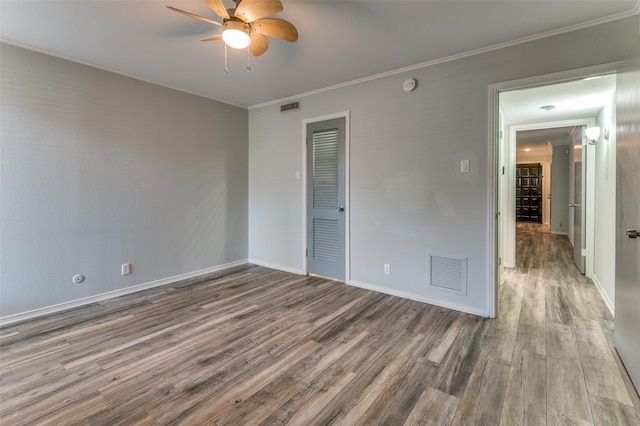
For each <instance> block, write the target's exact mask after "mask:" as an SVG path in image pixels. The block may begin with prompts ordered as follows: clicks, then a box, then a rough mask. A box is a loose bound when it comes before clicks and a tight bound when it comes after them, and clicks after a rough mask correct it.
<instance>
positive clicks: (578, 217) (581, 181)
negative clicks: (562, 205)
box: [569, 126, 587, 274]
mask: <svg viewBox="0 0 640 426" xmlns="http://www.w3.org/2000/svg"><path fill="white" fill-rule="evenodd" d="M583 133H584V126H581V127H580V128H579V129H578V131H577V132H576V134H575V135H574V139H573V141H574V142H573V176H574V177H573V184H574V187H573V200H572V201H571V202H570V203H569V207H570V208H571V210H573V212H570V213H569V214H573V231H572V233H573V262H574V263H575V264H576V266H577V267H578V269H579V270H580V272H581V273H582V274H584V272H585V256H584V255H583V249H584V248H585V244H584V242H585V235H584V231H585V227H584V225H585V223H586V221H585V206H586V203H585V195H586V191H585V181H586V179H585V174H586V173H585V172H586V164H587V163H586V161H584V160H585V154H586V149H583V146H582V144H583Z"/></svg>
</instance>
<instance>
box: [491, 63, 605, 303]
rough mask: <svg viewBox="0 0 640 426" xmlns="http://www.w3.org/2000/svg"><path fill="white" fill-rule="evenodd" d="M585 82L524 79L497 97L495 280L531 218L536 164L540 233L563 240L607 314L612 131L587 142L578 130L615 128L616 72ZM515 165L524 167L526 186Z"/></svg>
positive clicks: (509, 265) (512, 258)
mask: <svg viewBox="0 0 640 426" xmlns="http://www.w3.org/2000/svg"><path fill="white" fill-rule="evenodd" d="M589 77H590V78H577V77H576V76H574V77H573V78H572V79H571V80H570V81H563V82H561V83H554V82H549V83H548V84H544V82H540V81H538V82H535V83H531V84H529V85H527V84H526V82H525V83H521V86H520V87H518V88H515V89H513V90H508V89H506V90H503V91H501V92H500V93H499V110H500V117H501V119H500V130H501V135H502V136H503V137H502V139H501V141H500V144H499V148H498V163H497V164H498V170H497V173H498V212H499V220H498V225H497V227H498V244H497V245H498V248H497V251H498V264H499V267H498V269H499V282H500V283H502V282H503V279H504V275H503V272H504V271H505V268H506V270H508V268H513V267H514V266H515V263H516V253H517V249H518V247H517V245H516V224H517V223H521V222H529V221H530V219H531V214H530V213H531V207H532V197H531V183H532V182H531V176H530V174H531V167H532V166H530V165H531V164H539V165H540V170H538V171H537V172H538V173H539V174H541V181H542V185H541V186H540V188H539V189H538V190H537V191H538V192H537V193H536V194H535V195H536V197H537V200H536V201H533V205H534V206H535V207H536V208H539V209H540V211H541V215H540V222H539V223H540V224H541V225H546V226H547V227H543V228H542V229H548V230H549V232H550V233H552V234H556V235H561V236H566V238H568V240H569V241H570V242H571V244H572V245H573V246H574V249H575V256H576V257H575V263H576V266H577V268H578V269H579V270H580V271H581V272H582V273H583V274H585V275H586V277H587V278H591V279H592V280H593V282H594V284H595V285H596V287H597V288H598V290H599V291H600V293H601V295H602V297H603V299H604V300H605V303H606V304H607V306H608V307H609V309H610V310H613V304H612V300H613V297H614V285H615V236H614V233H615V134H614V133H615V132H609V133H608V138H605V137H600V138H599V139H598V140H596V141H589V140H587V138H586V137H585V135H584V130H585V129H586V128H587V127H593V126H599V127H600V128H601V129H615V119H616V118H615V74H611V73H609V74H607V73H602V74H600V75H590V76H589ZM594 77H597V78H594ZM565 80H566V79H565ZM530 86H535V87H530ZM602 133H603V134H604V131H603V132H602ZM519 164H520V165H523V164H527V165H529V167H528V169H529V170H528V174H529V176H527V178H528V179H527V181H525V180H524V176H522V174H523V171H522V168H521V167H518V165H519ZM519 169H520V172H521V176H520V177H518V176H517V172H518V170H519ZM518 178H519V179H521V182H520V185H517V179H518ZM525 183H527V186H526V187H525V186H523V185H524V184H525ZM525 188H527V195H528V197H527V199H526V204H527V205H525V204H524V203H525V197H524V191H525ZM518 189H520V194H518V192H517V191H518ZM518 204H519V205H518ZM525 208H527V209H528V210H527V214H526V215H525V214H523V213H524V209H525ZM527 219H529V220H527ZM581 259H582V265H581V262H580V260H581Z"/></svg>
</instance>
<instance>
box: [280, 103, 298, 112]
mask: <svg viewBox="0 0 640 426" xmlns="http://www.w3.org/2000/svg"><path fill="white" fill-rule="evenodd" d="M299 109H300V101H295V102H291V103H288V104H284V105H280V112H290V111H298V110H299Z"/></svg>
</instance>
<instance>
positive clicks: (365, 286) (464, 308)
mask: <svg viewBox="0 0 640 426" xmlns="http://www.w3.org/2000/svg"><path fill="white" fill-rule="evenodd" d="M349 285H352V286H354V287H360V288H363V289H365V290H371V291H376V292H378V293H384V294H389V295H391V296H397V297H402V298H404V299H410V300H415V301H416V302H422V303H428V304H430V305H436V306H440V307H442V308H447V309H453V310H454V311H460V312H465V313H467V314H472V315H477V316H480V317H485V318H487V317H488V316H489V315H488V314H487V312H484V311H479V310H477V309H475V308H472V307H470V306H466V305H459V304H457V303H451V302H449V301H444V300H440V299H434V298H430V297H424V296H420V295H417V294H415V293H410V292H407V291H402V290H396V289H393V288H388V287H382V286H377V285H373V284H367V283H363V282H359V281H354V280H351V282H350V283H349Z"/></svg>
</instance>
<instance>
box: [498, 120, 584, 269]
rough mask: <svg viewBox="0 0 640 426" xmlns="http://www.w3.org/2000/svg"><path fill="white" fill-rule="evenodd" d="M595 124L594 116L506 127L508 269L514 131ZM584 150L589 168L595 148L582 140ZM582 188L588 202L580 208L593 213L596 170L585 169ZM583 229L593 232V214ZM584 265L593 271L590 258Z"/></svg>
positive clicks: (512, 237) (512, 258)
mask: <svg viewBox="0 0 640 426" xmlns="http://www.w3.org/2000/svg"><path fill="white" fill-rule="evenodd" d="M595 124H596V120H595V118H594V117H586V118H577V119H574V120H560V121H546V122H539V123H530V124H513V125H511V126H509V132H508V134H509V139H508V141H507V147H506V148H507V150H508V151H509V153H510V154H511V155H510V159H509V162H508V164H507V166H508V167H507V169H508V170H507V172H506V175H507V182H508V184H507V192H508V194H507V200H508V204H507V205H506V206H505V207H506V208H505V212H504V215H505V218H504V226H505V229H503V230H502V231H503V232H504V234H505V235H504V238H505V241H504V256H505V258H504V259H502V261H503V264H504V265H505V266H506V267H508V268H513V267H515V263H516V233H515V228H516V212H515V211H516V206H515V194H514V193H513V188H514V187H515V180H516V176H515V174H516V133H517V132H521V131H526V130H538V129H552V128H557V127H571V126H583V125H584V126H587V127H591V126H595ZM582 145H583V147H584V149H585V150H586V153H587V162H588V164H587V165H589V166H590V165H591V164H590V162H591V161H593V159H594V157H593V156H594V154H595V146H594V145H587V144H586V141H583V143H582ZM585 184H586V185H585V186H586V190H585V194H584V196H585V198H586V200H587V203H586V204H584V205H583V208H585V209H586V210H585V211H591V212H592V211H594V210H595V204H593V205H592V203H593V202H594V201H593V198H594V197H593V193H594V190H595V170H593V167H587V176H586V180H585ZM589 222H591V226H590V225H589ZM585 229H588V230H592V229H593V215H589V216H587V223H585ZM593 240H594V238H593V232H588V233H587V240H586V247H587V251H588V252H590V253H593V246H592V245H591V246H590V245H589V242H590V241H591V244H593ZM587 265H592V269H593V261H592V259H589V257H588V256H587Z"/></svg>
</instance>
